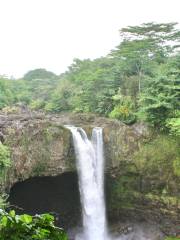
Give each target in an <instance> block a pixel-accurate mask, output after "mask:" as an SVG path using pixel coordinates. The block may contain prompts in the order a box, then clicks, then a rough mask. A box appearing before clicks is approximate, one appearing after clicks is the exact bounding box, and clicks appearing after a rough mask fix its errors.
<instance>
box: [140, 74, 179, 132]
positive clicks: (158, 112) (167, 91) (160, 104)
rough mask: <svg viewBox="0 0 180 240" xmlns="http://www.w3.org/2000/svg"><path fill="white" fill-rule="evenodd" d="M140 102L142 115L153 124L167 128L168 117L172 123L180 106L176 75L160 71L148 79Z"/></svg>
mask: <svg viewBox="0 0 180 240" xmlns="http://www.w3.org/2000/svg"><path fill="white" fill-rule="evenodd" d="M139 104H140V109H139V115H140V116H141V117H143V118H144V119H145V120H146V121H147V122H149V123H150V124H152V125H153V126H155V127H157V128H159V129H162V130H163V129H165V128H166V121H167V119H169V124H171V123H172V122H171V121H172V118H175V112H176V110H177V109H178V108H179V86H178V82H177V81H175V79H174V76H172V75H170V74H169V73H166V75H165V73H163V72H160V73H159V72H158V73H157V75H155V76H154V77H153V78H150V79H148V80H147V83H146V88H145V90H144V91H143V93H142V94H141V95H140V101H139Z"/></svg>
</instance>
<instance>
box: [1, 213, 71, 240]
mask: <svg viewBox="0 0 180 240" xmlns="http://www.w3.org/2000/svg"><path fill="white" fill-rule="evenodd" d="M7 239H8V240H67V236H66V234H65V232H64V230H63V229H61V228H58V227H55V226H54V217H53V216H52V215H50V214H42V215H36V216H34V217H32V216H30V215H27V214H23V215H16V214H15V211H14V210H11V211H10V212H9V213H7V212H5V211H3V210H1V211H0V240H7Z"/></svg>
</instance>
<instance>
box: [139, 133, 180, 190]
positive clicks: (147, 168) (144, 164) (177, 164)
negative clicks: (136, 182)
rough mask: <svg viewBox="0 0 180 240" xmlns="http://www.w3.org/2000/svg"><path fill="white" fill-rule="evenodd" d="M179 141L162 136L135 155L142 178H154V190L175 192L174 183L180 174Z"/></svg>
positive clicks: (143, 146) (145, 145)
mask: <svg viewBox="0 0 180 240" xmlns="http://www.w3.org/2000/svg"><path fill="white" fill-rule="evenodd" d="M177 140H178V139H176V138H174V137H170V136H167V135H160V136H158V137H157V138H156V139H154V140H153V141H151V142H149V143H146V144H144V145H142V146H141V147H140V150H139V151H138V152H136V153H135V155H134V159H135V165H136V168H137V169H138V171H139V173H140V174H141V175H142V177H143V178H149V179H153V178H154V186H152V188H153V187H154V188H155V189H158V188H159V191H162V190H164V188H166V191H168V190H169V189H170V190H171V192H172V191H175V189H174V182H175V181H176V176H179V174H180V158H179V156H180V142H179V141H177ZM159 183H160V185H159V186H158V184H159ZM171 188H173V190H172V189H171ZM176 190H177V188H176Z"/></svg>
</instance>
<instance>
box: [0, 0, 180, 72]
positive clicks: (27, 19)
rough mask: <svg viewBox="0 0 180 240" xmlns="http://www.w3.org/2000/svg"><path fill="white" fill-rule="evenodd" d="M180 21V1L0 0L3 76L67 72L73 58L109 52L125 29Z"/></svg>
mask: <svg viewBox="0 0 180 240" xmlns="http://www.w3.org/2000/svg"><path fill="white" fill-rule="evenodd" d="M151 21H155V22H172V21H173V22H174V21H175V22H178V23H180V0H0V74H1V75H2V74H6V75H8V76H14V77H21V76H23V75H24V73H26V72H27V71H28V70H31V69H35V68H46V69H47V70H50V71H53V72H55V73H57V74H60V73H62V72H64V71H65V70H66V69H67V66H69V65H70V64H71V63H72V61H73V58H80V59H84V58H92V59H93V58H97V57H100V56H105V55H106V54H107V53H108V52H109V51H110V50H111V49H113V48H114V47H115V46H117V45H118V43H119V42H120V37H119V29H120V28H122V27H125V26H127V25H137V24H141V23H143V22H151Z"/></svg>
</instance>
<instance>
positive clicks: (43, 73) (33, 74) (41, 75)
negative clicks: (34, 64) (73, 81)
mask: <svg viewBox="0 0 180 240" xmlns="http://www.w3.org/2000/svg"><path fill="white" fill-rule="evenodd" d="M54 78H57V75H56V74H54V73H53V72H50V71H47V70H46V69H43V68H39V69H35V70H31V71H29V72H27V73H26V74H25V75H24V77H23V79H25V80H29V81H31V80H32V79H54Z"/></svg>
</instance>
